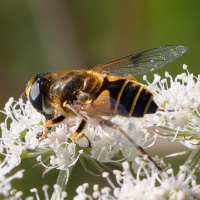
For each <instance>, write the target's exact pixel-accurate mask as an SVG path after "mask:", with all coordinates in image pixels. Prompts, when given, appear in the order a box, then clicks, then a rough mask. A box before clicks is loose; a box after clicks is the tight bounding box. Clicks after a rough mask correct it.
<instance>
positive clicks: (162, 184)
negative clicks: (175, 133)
mask: <svg viewBox="0 0 200 200" xmlns="http://www.w3.org/2000/svg"><path fill="white" fill-rule="evenodd" d="M136 163H137V164H138V165H139V168H138V171H137V174H136V176H134V175H133V174H132V173H131V170H130V166H129V163H128V162H124V163H123V169H124V171H123V172H121V171H119V170H114V171H113V173H114V174H115V176H116V184H117V186H115V184H113V182H112V181H111V180H110V179H109V174H108V173H106V172H105V173H103V177H104V178H106V179H107V181H108V183H109V184H110V187H105V188H102V189H101V190H99V186H98V185H94V187H93V190H94V192H93V195H92V196H93V198H94V199H102V200H109V199H112V200H134V199H141V200H142V199H145V200H146V199H148V200H151V199H152V200H154V199H162V200H165V199H170V200H176V199H200V185H197V183H196V177H195V176H194V175H193V174H192V172H191V171H190V170H189V168H188V167H187V166H180V170H179V173H178V174H177V176H175V175H174V173H173V170H172V169H171V168H170V169H168V170H167V171H166V172H163V173H162V174H159V173H158V171H157V170H156V168H155V166H154V165H152V163H148V161H147V160H145V158H144V159H141V158H139V157H137V158H136ZM147 165H148V167H147ZM141 177H142V178H141ZM87 187H88V184H87V183H85V184H83V185H81V186H79V187H78V188H77V190H76V192H77V196H76V197H74V200H79V199H81V200H86V199H90V200H92V199H93V198H92V196H90V195H88V194H86V192H85V191H86V188H87Z"/></svg>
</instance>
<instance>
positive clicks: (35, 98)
mask: <svg viewBox="0 0 200 200" xmlns="http://www.w3.org/2000/svg"><path fill="white" fill-rule="evenodd" d="M47 92H48V81H47V80H46V79H45V78H42V77H38V78H36V80H35V81H34V83H33V85H32V86H31V88H30V92H29V100H30V102H31V104H32V106H33V107H34V108H35V109H36V110H37V111H38V112H40V113H41V114H43V115H45V116H46V118H49V117H50V114H51V107H50V105H48V104H47V103H46V101H45V98H46V96H47Z"/></svg>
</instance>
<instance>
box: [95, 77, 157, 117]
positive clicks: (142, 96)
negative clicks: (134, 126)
mask: <svg viewBox="0 0 200 200" xmlns="http://www.w3.org/2000/svg"><path fill="white" fill-rule="evenodd" d="M105 94H106V95H109V96H110V105H111V111H112V115H121V116H125V117H126V116H133V117H143V116H144V115H145V114H152V113H155V112H156V111H157V109H158V106H157V104H156V103H155V102H154V100H153V93H152V92H151V91H150V90H148V88H146V87H145V86H144V85H142V84H140V83H138V82H137V81H132V80H128V79H125V78H119V77H114V76H108V75H107V76H106V77H105V78H104V82H103V85H102V87H101V89H100V90H99V91H98V93H97V96H96V98H98V97H100V96H104V95H105Z"/></svg>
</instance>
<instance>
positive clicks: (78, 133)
mask: <svg viewBox="0 0 200 200" xmlns="http://www.w3.org/2000/svg"><path fill="white" fill-rule="evenodd" d="M86 124H87V122H86V121H85V120H84V119H82V120H81V123H80V124H79V126H78V128H77V130H76V132H75V133H74V134H73V135H72V137H71V139H72V140H73V141H76V140H80V139H81V138H83V137H84V138H86V139H87V141H88V144H89V147H92V146H91V142H90V140H89V138H88V137H87V136H86V135H85V134H84V133H81V132H82V131H83V129H84V128H85V126H86Z"/></svg>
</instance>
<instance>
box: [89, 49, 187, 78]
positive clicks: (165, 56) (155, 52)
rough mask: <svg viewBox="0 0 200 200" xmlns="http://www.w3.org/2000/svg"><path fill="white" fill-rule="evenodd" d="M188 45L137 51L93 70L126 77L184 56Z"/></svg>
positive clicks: (151, 69)
mask: <svg viewBox="0 0 200 200" xmlns="http://www.w3.org/2000/svg"><path fill="white" fill-rule="evenodd" d="M187 49H188V48H187V47H185V46H181V45H167V46H162V47H157V48H154V49H150V50H146V51H143V52H140V53H136V54H133V55H130V56H127V57H124V58H121V59H118V60H115V61H113V62H109V63H107V64H104V65H98V66H96V67H95V68H93V69H92V70H93V71H97V72H99V73H106V74H108V75H113V76H120V77H126V76H128V75H134V76H137V75H140V74H145V73H148V72H151V71H154V70H156V69H158V68H161V67H163V66H164V65H166V64H168V63H170V62H172V61H173V60H175V59H177V58H178V57H180V56H182V55H183V54H184V53H185V52H186V51H187Z"/></svg>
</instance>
